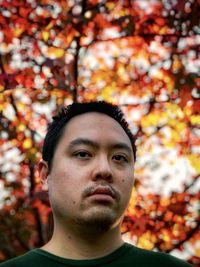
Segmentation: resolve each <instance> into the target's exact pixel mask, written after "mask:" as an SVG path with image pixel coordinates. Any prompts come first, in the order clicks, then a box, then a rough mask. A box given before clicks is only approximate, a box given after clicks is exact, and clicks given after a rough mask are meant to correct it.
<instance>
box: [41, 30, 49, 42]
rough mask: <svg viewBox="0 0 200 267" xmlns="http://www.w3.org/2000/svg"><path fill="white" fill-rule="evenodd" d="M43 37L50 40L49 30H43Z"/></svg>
mask: <svg viewBox="0 0 200 267" xmlns="http://www.w3.org/2000/svg"><path fill="white" fill-rule="evenodd" d="M42 38H43V40H44V41H45V42H46V41H48V39H49V32H47V31H43V32H42Z"/></svg>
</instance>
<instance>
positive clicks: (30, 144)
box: [23, 138, 33, 149]
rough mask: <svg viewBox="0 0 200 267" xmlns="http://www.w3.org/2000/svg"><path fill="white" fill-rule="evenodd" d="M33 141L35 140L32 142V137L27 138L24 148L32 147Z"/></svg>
mask: <svg viewBox="0 0 200 267" xmlns="http://www.w3.org/2000/svg"><path fill="white" fill-rule="evenodd" d="M32 143H33V142H32V140H31V139H30V138H27V139H25V140H24V142H23V148H25V149H29V148H31V147H32Z"/></svg>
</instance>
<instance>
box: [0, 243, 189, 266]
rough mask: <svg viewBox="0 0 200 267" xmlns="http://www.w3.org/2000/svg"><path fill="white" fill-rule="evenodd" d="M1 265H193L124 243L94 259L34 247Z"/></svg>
mask: <svg viewBox="0 0 200 267" xmlns="http://www.w3.org/2000/svg"><path fill="white" fill-rule="evenodd" d="M0 266H1V267H68V266H98V267H121V266H122V267H123V266H124V267H125V266H127V267H128V266H132V267H190V266H191V265H190V264H188V263H186V262H184V261H182V260H179V259H177V258H175V257H173V256H171V255H169V254H166V253H160V252H153V251H148V250H144V249H140V248H137V247H135V246H133V245H130V244H127V243H125V244H123V245H122V246H121V247H120V248H118V249H117V250H115V251H114V252H112V253H111V254H109V255H107V256H104V257H102V258H98V259H92V260H71V259H65V258H62V257H58V256H55V255H53V254H51V253H49V252H46V251H44V250H42V249H34V250H31V251H29V252H27V253H26V254H24V255H22V256H19V257H16V258H14V259H11V260H8V261H6V262H3V263H1V264H0Z"/></svg>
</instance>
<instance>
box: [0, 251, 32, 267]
mask: <svg viewBox="0 0 200 267" xmlns="http://www.w3.org/2000/svg"><path fill="white" fill-rule="evenodd" d="M36 257H37V254H36V253H35V252H34V250H31V251H29V252H27V253H25V254H24V255H21V256H18V257H15V258H12V259H9V260H7V261H5V262H3V263H0V267H31V266H33V265H32V264H33V262H34V266H35V258H36Z"/></svg>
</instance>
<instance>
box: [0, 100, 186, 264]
mask: <svg viewBox="0 0 200 267" xmlns="http://www.w3.org/2000/svg"><path fill="white" fill-rule="evenodd" d="M135 159H136V147H135V139H134V137H133V136H132V134H131V132H130V130H129V128H128V124H127V122H126V121H125V119H124V116H123V113H122V112H121V110H120V109H119V108H118V107H117V106H114V105H111V104H109V103H106V102H104V101H102V102H90V103H82V104H79V103H74V104H72V105H69V106H68V107H67V108H63V109H62V110H61V111H60V113H59V114H58V115H57V116H55V117H54V118H53V122H52V123H51V124H50V125H49V127H48V132H47V135H46V137H45V141H44V146H43V160H42V161H41V162H40V163H39V174H40V177H41V179H42V181H43V182H44V183H45V185H46V187H47V188H48V192H49V199H50V203H51V207H52V211H53V217H54V231H53V236H52V238H51V240H50V241H49V242H48V243H47V244H45V245H44V246H43V247H42V248H38V249H34V250H32V251H30V252H28V253H26V254H25V255H23V256H20V257H17V258H15V259H11V260H9V261H7V262H5V263H3V264H1V267H35V266H36V267H43V266H48V267H62V266H65V267H67V266H107V267H113V266H115V267H116V266H134V267H147V266H148V267H151V266H152V267H159V266H160V267H187V266H188V267H189V266H190V265H189V264H188V263H186V262H183V261H181V260H179V259H177V258H175V257H172V256H170V255H167V254H164V253H158V252H152V251H147V250H143V249H139V248H136V247H135V246H132V245H129V244H127V243H124V241H123V239H122V237H121V233H120V225H121V222H122V219H123V214H124V211H125V209H126V207H127V205H128V202H129V199H130V195H131V190H132V186H133V181H134V179H133V169H134V162H135Z"/></svg>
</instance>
